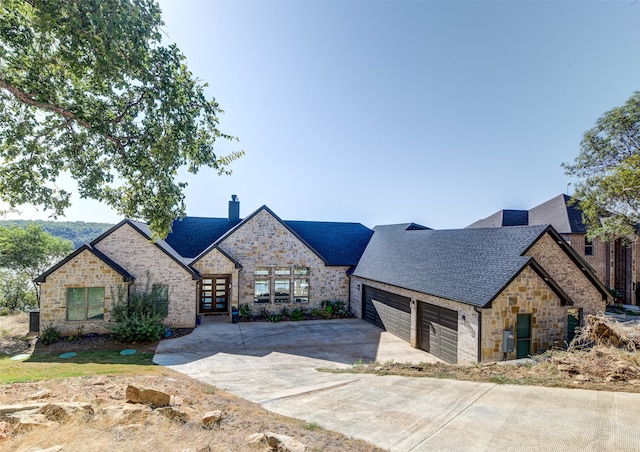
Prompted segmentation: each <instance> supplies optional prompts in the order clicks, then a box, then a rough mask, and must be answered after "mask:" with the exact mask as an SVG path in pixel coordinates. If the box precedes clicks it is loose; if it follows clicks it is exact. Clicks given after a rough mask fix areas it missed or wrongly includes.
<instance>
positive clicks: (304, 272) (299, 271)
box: [293, 267, 310, 276]
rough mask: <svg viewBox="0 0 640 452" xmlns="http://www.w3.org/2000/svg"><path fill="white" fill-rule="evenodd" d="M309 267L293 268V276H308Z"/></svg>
mask: <svg viewBox="0 0 640 452" xmlns="http://www.w3.org/2000/svg"><path fill="white" fill-rule="evenodd" d="M309 273H310V271H309V267H295V268H294V269H293V274H294V275H296V276H309Z"/></svg>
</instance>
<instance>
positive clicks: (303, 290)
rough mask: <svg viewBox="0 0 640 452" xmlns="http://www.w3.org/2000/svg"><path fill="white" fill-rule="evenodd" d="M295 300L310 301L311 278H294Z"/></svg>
mask: <svg viewBox="0 0 640 452" xmlns="http://www.w3.org/2000/svg"><path fill="white" fill-rule="evenodd" d="M293 301H295V302H296V303H308V302H309V280H308V279H294V280H293Z"/></svg>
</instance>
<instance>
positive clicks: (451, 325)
mask: <svg viewBox="0 0 640 452" xmlns="http://www.w3.org/2000/svg"><path fill="white" fill-rule="evenodd" d="M418 306H419V311H420V312H419V317H418V318H419V322H418V330H419V331H418V334H419V337H420V348H421V349H422V350H424V351H426V352H429V353H431V354H432V355H435V356H437V357H438V358H440V359H442V360H444V361H446V362H448V363H453V364H455V363H456V362H457V361H458V312H457V311H453V310H451V309H447V308H442V307H440V306H435V305H432V304H429V303H424V302H420V303H419V304H418Z"/></svg>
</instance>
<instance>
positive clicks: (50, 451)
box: [30, 446, 64, 452]
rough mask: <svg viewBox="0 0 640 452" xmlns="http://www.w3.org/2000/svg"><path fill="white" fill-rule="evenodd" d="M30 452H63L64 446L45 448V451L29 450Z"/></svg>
mask: <svg viewBox="0 0 640 452" xmlns="http://www.w3.org/2000/svg"><path fill="white" fill-rule="evenodd" d="M30 450H31V452H60V451H62V450H64V446H53V447H47V448H46V449H30Z"/></svg>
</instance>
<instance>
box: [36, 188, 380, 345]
mask: <svg viewBox="0 0 640 452" xmlns="http://www.w3.org/2000/svg"><path fill="white" fill-rule="evenodd" d="M239 205H240V203H239V202H238V201H237V199H236V198H235V196H234V197H233V199H232V201H230V202H229V217H228V218H194V217H187V218H185V219H183V220H177V221H176V222H174V225H173V231H172V232H171V233H170V234H169V236H168V237H167V238H166V240H158V241H156V242H153V241H151V231H150V230H149V228H148V226H147V225H146V224H144V223H140V222H136V221H131V220H124V221H122V222H120V223H119V224H117V225H115V226H114V227H112V228H111V229H109V230H108V231H106V232H105V233H104V234H102V235H101V236H100V237H98V238H96V239H95V240H94V241H92V242H91V243H90V244H88V245H84V246H83V247H81V248H79V249H78V250H76V251H75V252H73V253H72V254H71V255H69V256H68V257H66V258H65V259H64V260H62V261H61V262H59V263H58V264H56V265H55V266H53V267H52V268H50V269H49V270H47V271H46V272H45V273H43V274H42V275H40V276H39V277H38V278H37V279H36V282H37V283H38V284H40V288H41V291H42V301H41V306H40V323H41V326H42V325H48V324H55V325H56V326H58V327H59V328H60V330H61V331H62V332H63V334H77V331H78V330H79V329H82V330H83V331H85V332H101V333H104V332H107V331H108V326H109V322H110V321H111V318H110V307H111V306H112V303H113V302H114V301H115V299H116V297H117V294H118V291H119V290H120V291H122V290H123V289H124V290H125V292H126V290H140V289H144V288H145V287H147V286H152V285H161V286H163V288H164V289H165V290H166V291H167V293H168V296H169V314H168V316H167V319H166V322H167V324H168V325H170V326H172V327H176V328H179V327H193V326H195V323H196V316H197V315H198V314H201V315H208V314H212V315H213V314H228V313H230V312H231V309H232V307H236V308H238V307H239V306H242V305H245V304H246V305H249V306H250V307H251V308H252V309H253V311H254V312H256V313H257V312H258V311H259V310H262V309H265V310H266V311H267V312H271V313H278V312H280V311H281V310H282V308H283V307H286V308H288V309H292V308H294V307H297V306H301V307H304V308H305V309H308V310H310V309H313V308H319V307H320V306H321V303H322V302H323V301H326V300H331V301H342V302H344V303H345V304H346V303H348V296H349V276H348V274H347V271H348V270H350V269H351V268H352V267H353V266H355V265H356V264H357V263H358V260H359V259H360V256H361V255H362V252H363V251H364V248H365V246H366V245H367V242H368V241H369V239H370V238H371V235H372V234H373V232H372V231H371V230H370V229H368V228H366V227H365V226H363V225H361V224H359V223H337V222H311V221H283V220H281V219H280V218H278V216H277V215H275V214H274V213H273V212H272V211H271V210H269V208H267V207H266V206H263V207H261V208H260V209H258V210H257V211H256V212H254V213H253V214H251V215H250V216H248V217H247V218H245V219H243V220H240V218H239V211H240V209H239Z"/></svg>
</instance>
